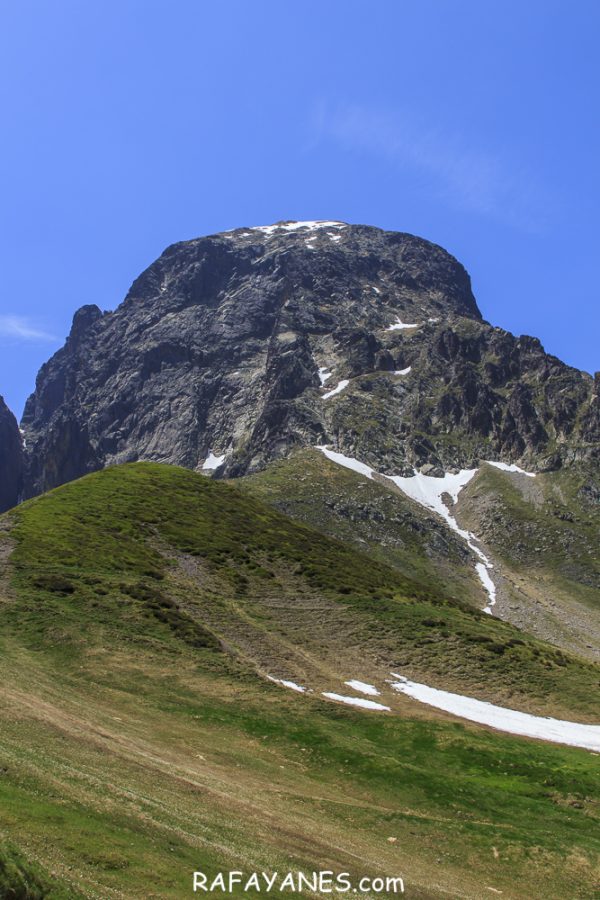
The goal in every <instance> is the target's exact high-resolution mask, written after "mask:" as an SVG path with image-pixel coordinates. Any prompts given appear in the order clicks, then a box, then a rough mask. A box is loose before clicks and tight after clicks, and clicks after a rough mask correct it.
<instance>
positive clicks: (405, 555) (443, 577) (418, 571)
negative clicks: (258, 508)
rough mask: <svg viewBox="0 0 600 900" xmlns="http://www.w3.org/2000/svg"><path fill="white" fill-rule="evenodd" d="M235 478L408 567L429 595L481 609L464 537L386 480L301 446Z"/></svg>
mask: <svg viewBox="0 0 600 900" xmlns="http://www.w3.org/2000/svg"><path fill="white" fill-rule="evenodd" d="M235 483H236V484H237V485H239V486H240V487H242V488H243V490H246V491H248V492H249V493H250V494H251V495H252V496H256V497H258V498H259V499H260V500H263V501H265V502H267V503H269V504H272V505H273V506H275V507H276V508H277V509H279V510H280V511H281V512H284V513H285V514H286V515H289V516H291V517H292V518H294V519H297V520H300V521H302V522H305V523H307V524H308V525H311V526H312V527H313V528H317V529H318V530H319V531H322V532H323V533H325V534H328V535H330V536H332V537H337V538H340V539H341V540H343V541H344V542H345V543H348V544H352V543H354V544H355V545H356V547H357V549H359V550H361V551H362V552H364V553H368V554H369V555H370V556H372V557H373V558H374V559H377V560H379V561H380V562H384V563H387V564H388V565H391V566H394V567H395V568H397V569H399V570H400V571H401V572H410V573H411V574H412V577H413V578H414V579H415V580H416V581H418V583H419V584H421V585H422V586H424V587H427V589H428V590H429V591H431V592H432V593H434V594H435V595H437V596H445V597H448V598H451V599H452V598H453V599H455V600H459V599H462V600H465V601H467V602H471V603H472V604H473V606H476V607H481V599H482V595H481V584H480V582H479V580H478V579H477V578H476V577H475V573H474V570H473V562H472V559H471V554H470V553H469V552H468V551H467V550H466V548H465V546H464V542H463V541H462V540H461V539H460V538H459V537H457V536H456V535H454V534H453V533H452V532H451V531H450V530H449V529H448V528H447V527H446V526H445V524H444V523H443V522H441V521H440V520H439V519H438V518H437V517H436V516H434V515H433V514H428V513H427V511H426V510H422V509H421V508H419V507H418V506H417V505H416V504H414V503H412V502H411V501H410V500H408V499H407V498H406V497H403V496H402V495H401V494H400V492H394V491H391V490H390V489H389V486H388V485H382V484H379V483H378V482H376V481H367V480H366V479H364V478H357V477H356V475H355V474H354V473H353V472H350V471H348V469H345V468H343V467H341V466H338V465H336V464H335V463H332V462H330V461H329V460H328V459H326V457H324V456H323V454H321V453H319V452H317V451H315V450H300V451H298V452H297V453H296V454H294V455H293V456H291V457H289V458H287V459H282V460H279V461H277V462H274V463H272V464H271V465H270V466H268V467H267V468H266V469H264V470H263V471H261V472H257V473H256V474H254V475H250V476H247V477H245V478H243V479H240V480H239V481H236V482H235Z"/></svg>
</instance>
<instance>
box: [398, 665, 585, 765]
mask: <svg viewBox="0 0 600 900" xmlns="http://www.w3.org/2000/svg"><path fill="white" fill-rule="evenodd" d="M391 674H392V676H393V677H394V678H397V679H398V681H394V682H391V687H392V688H393V689H394V690H395V691H398V692H399V693H401V694H406V695H407V696H408V697H412V698H413V700H419V701H420V702H421V703H426V704H427V705H428V706H433V707H435V708H436V709H443V710H445V711H446V712H449V713H452V714H453V715H455V716H460V717H461V718H463V719H468V720H469V721H470V722H477V723H478V724H480V725H490V726H491V727H492V728H496V729H498V731H506V732H509V733H510V734H518V735H520V736H522V737H531V738H539V739H540V740H544V741H554V742H555V743H557V744H568V745H569V746H571V747H583V748H584V749H586V750H595V751H596V752H600V725H584V724H582V723H580V722H568V721H566V720H564V719H552V718H549V717H544V716H533V715H530V714H529V713H523V712H519V711H518V710H516V709H508V708H506V707H504V706H495V705H494V704H493V703H488V702H486V701H484V700H475V699H474V698H473V697H464V696H463V695H462V694H452V693H450V692H449V691H441V690H438V689H437V688H432V687H428V686H427V685H426V684H418V683H417V682H414V681H408V680H407V679H406V678H404V677H403V676H402V675H397V674H396V673H395V672H392V673H391Z"/></svg>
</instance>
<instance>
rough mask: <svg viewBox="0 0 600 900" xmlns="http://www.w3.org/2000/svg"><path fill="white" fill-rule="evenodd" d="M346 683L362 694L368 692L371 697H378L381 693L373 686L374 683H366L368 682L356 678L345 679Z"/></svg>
mask: <svg viewBox="0 0 600 900" xmlns="http://www.w3.org/2000/svg"><path fill="white" fill-rule="evenodd" d="M344 684H345V685H346V686H347V687H351V688H352V689H353V690H355V691H358V692H359V693H361V694H368V695H369V696H370V697H378V696H379V694H380V691H378V690H377V688H376V687H373V685H372V684H366V682H364V681H357V680H356V679H354V678H353V679H352V681H345V682H344Z"/></svg>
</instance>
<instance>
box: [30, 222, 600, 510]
mask: <svg viewBox="0 0 600 900" xmlns="http://www.w3.org/2000/svg"><path fill="white" fill-rule="evenodd" d="M598 387H599V385H598V381H596V383H594V380H593V379H592V378H591V377H590V376H589V375H587V374H585V373H582V372H579V371H577V370H575V369H572V368H569V367H568V366H566V365H564V364H563V363H561V362H560V361H559V360H558V359H556V358H554V357H552V356H548V355H547V354H546V353H545V352H544V350H543V348H542V346H541V345H540V343H539V341H537V340H536V339H535V338H530V337H521V338H515V337H514V336H512V335H511V334H509V333H507V332H505V331H503V330H501V329H498V328H494V327H492V326H491V325H489V324H488V323H486V322H484V321H483V320H482V318H481V314H480V312H479V310H478V307H477V304H476V302H475V299H474V297H473V294H472V292H471V285H470V280H469V276H468V275H467V273H466V271H465V270H464V268H463V267H462V266H461V265H460V263H458V262H457V261H456V260H455V259H454V258H453V257H452V256H450V255H449V254H448V253H446V252H445V251H444V250H442V249H441V248H440V247H437V246H435V245H433V244H431V243H429V242H427V241H425V240H421V239H420V238H416V237H413V236H412V235H409V234H401V233H396V232H385V231H382V230H380V229H378V228H372V227H366V226H354V225H345V224H343V223H337V222H335V223H285V224H279V225H275V226H268V227H264V228H254V229H238V230H236V231H231V232H227V233H223V234H218V235H213V236H210V237H205V238H199V239H197V240H192V241H186V242H183V243H180V244H175V245H173V246H172V247H169V248H168V249H167V250H166V251H165V252H164V253H163V254H162V256H161V257H160V258H159V259H158V260H157V261H156V262H155V263H153V264H152V265H151V266H150V267H149V268H148V269H147V270H146V271H145V272H144V273H142V275H141V276H140V277H139V278H138V279H137V280H136V281H135V282H134V284H133V285H132V287H131V290H130V291H129V293H128V295H127V297H126V298H125V300H124V302H123V303H122V304H121V306H119V307H118V308H117V309H116V310H115V311H114V312H110V313H105V314H102V313H101V312H100V310H99V309H98V308H97V307H94V306H84V307H83V308H82V309H80V310H79V312H78V313H77V314H76V315H75V318H74V321H73V328H72V330H71V334H70V335H69V338H68V340H67V342H66V344H65V346H64V347H63V348H62V349H61V350H60V351H59V352H58V353H57V354H56V355H55V356H54V357H52V359H51V360H49V362H48V363H46V364H45V365H44V366H43V368H42V369H41V371H40V373H39V376H38V379H37V384H36V389H35V392H34V393H33V394H32V396H31V397H30V399H29V401H28V403H27V407H26V410H25V414H24V417H23V422H22V427H23V429H24V432H25V436H26V439H27V476H26V488H25V490H26V494H27V495H28V496H31V495H34V494H36V493H39V492H40V491H44V490H46V489H48V488H51V487H54V486H55V485H58V484H60V483H62V482H64V481H67V480H69V479H72V478H75V477H77V476H79V475H81V474H84V473H86V472H89V471H91V470H94V469H98V468H100V467H103V466H106V465H110V464H114V463H121V462H125V461H130V460H137V459H146V460H157V461H163V462H169V463H175V464H179V465H182V466H187V467H190V468H202V467H205V468H206V470H207V471H215V472H218V474H219V475H232V476H237V475H241V474H244V473H247V472H252V471H255V470H257V469H260V468H261V467H263V466H264V465H265V464H266V463H267V462H269V461H270V460H272V459H275V458H278V457H282V456H286V455H288V454H289V453H290V452H291V451H292V450H293V449H294V448H297V447H300V446H305V445H314V444H325V443H327V444H331V445H332V446H335V447H338V448H339V449H340V450H343V452H345V453H346V454H348V455H354V456H357V457H358V458H360V459H364V460H366V461H368V462H370V463H371V464H372V465H373V466H375V467H377V468H378V469H379V470H380V471H381V470H390V471H391V470H393V471H394V472H396V473H401V472H408V471H409V470H410V471H412V468H413V467H417V468H423V467H428V471H430V472H435V471H436V470H438V469H439V470H441V469H446V470H447V469H451V468H453V467H456V466H466V465H470V464H472V463H474V462H476V461H477V460H479V459H480V458H494V459H503V460H505V461H507V462H512V461H516V462H520V463H522V464H523V465H525V466H527V467H528V468H533V469H544V468H546V469H549V468H557V467H559V466H561V465H565V464H567V465H568V464H571V463H573V462H576V461H578V460H590V459H592V460H598V458H599V456H600V453H599V443H600V406H599V399H598Z"/></svg>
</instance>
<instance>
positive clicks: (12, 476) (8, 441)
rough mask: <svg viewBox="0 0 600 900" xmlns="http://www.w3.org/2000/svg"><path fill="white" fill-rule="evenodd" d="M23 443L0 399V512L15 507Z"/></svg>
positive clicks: (21, 465) (18, 488)
mask: <svg viewBox="0 0 600 900" xmlns="http://www.w3.org/2000/svg"><path fill="white" fill-rule="evenodd" d="M22 444H23V442H22V440H21V434H20V432H19V426H18V425H17V420H16V419H15V417H14V416H13V414H12V413H11V411H10V410H9V408H8V406H7V405H6V403H5V402H4V399H3V397H0V512H1V511H3V510H6V509H10V508H11V507H12V506H16V504H17V502H18V499H19V494H20V491H21V489H22V478H23V445H22Z"/></svg>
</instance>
